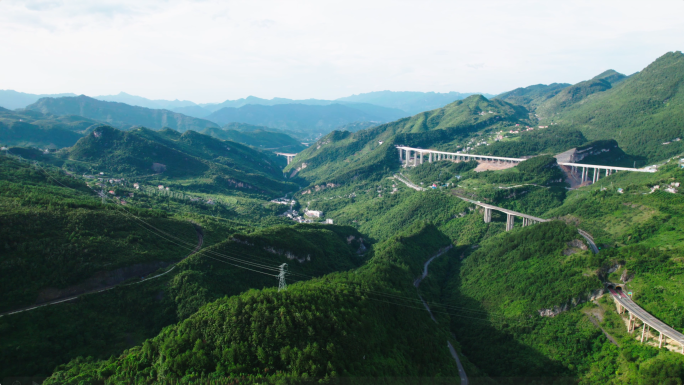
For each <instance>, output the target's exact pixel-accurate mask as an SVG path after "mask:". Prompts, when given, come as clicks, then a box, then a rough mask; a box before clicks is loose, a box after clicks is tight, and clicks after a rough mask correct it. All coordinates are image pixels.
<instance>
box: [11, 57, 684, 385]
mask: <svg viewBox="0 0 684 385" xmlns="http://www.w3.org/2000/svg"><path fill="white" fill-rule="evenodd" d="M683 71H684V55H683V54H682V53H681V52H669V53H666V54H665V55H663V56H661V57H660V58H657V59H656V60H655V61H654V62H653V63H651V64H650V65H648V66H647V67H646V68H644V69H643V71H640V72H638V73H636V74H634V75H631V76H625V75H622V74H620V73H618V72H616V71H613V70H609V71H605V72H602V73H601V74H599V75H597V76H596V77H594V78H592V79H589V80H586V81H582V82H579V83H577V84H574V85H573V84H567V83H553V84H550V85H533V86H529V87H521V88H517V89H515V90H512V91H510V92H505V93H502V94H500V95H497V96H493V95H480V94H468V95H466V94H461V93H447V94H434V93H432V94H430V93H389V94H388V93H384V92H378V93H371V94H361V95H354V96H353V97H348V98H340V99H338V100H323V99H320V100H319V99H306V100H295V99H284V98H282V100H281V99H279V98H273V99H260V98H254V97H250V98H245V99H240V100H228V101H226V102H223V103H215V104H204V105H200V104H195V103H192V102H183V101H174V103H172V102H171V101H164V100H161V99H160V100H149V99H145V100H141V99H136V98H135V97H133V96H132V95H128V94H123V95H121V94H120V95H110V96H108V97H106V98H107V99H109V100H100V99H98V98H89V97H86V96H72V95H67V96H49V97H46V98H39V99H38V100H36V101H35V102H34V103H33V104H28V105H26V107H25V108H18V109H15V110H9V109H1V110H0V145H1V146H2V152H0V176H1V177H0V187H1V188H0V207H2V210H1V213H0V272H2V276H3V277H5V278H4V279H3V280H2V281H1V282H0V290H1V291H0V292H2V293H3V296H2V297H1V298H0V362H2V365H0V379H5V378H7V379H14V378H22V379H31V380H32V381H33V380H34V379H35V381H37V382H41V383H44V384H114V383H140V384H142V383H184V384H199V383H212V384H237V383H240V384H299V383H302V384H303V383H339V384H347V383H349V384H377V383H383V384H419V383H420V384H452V383H461V384H518V383H535V384H596V383H601V384H661V383H662V384H665V383H667V384H669V383H672V384H674V383H681V381H684V354H683V353H682V351H683V350H682V349H684V345H682V341H680V340H679V339H678V338H679V336H680V335H681V333H682V332H684V313H682V308H683V307H684V284H683V282H684V258H683V257H682V255H683V254H682V253H684V234H683V233H682V226H683V225H684V186H682V185H681V184H682V183H684V161H682V157H683V156H684V149H683V148H681V147H680V146H681V144H680V143H681V141H680V140H678V139H679V138H680V137H682V136H683V135H684V131H683V130H684V126H682V124H681V122H682V120H681V119H680V116H679V115H680V112H681V108H680V107H681V106H680V104H681V103H680V101H681V100H682V97H683V96H682V92H684V91H682V88H681V87H679V85H681V83H682V82H684V77H683V76H682V74H684V72H683ZM3 97H4V96H3ZM102 98H104V97H102ZM122 98H126V99H122ZM447 99H448V100H449V101H446V100H447ZM21 100H24V99H21ZM21 100H17V101H16V103H19V102H20V101H21ZM122 100H127V101H129V102H130V103H134V102H135V103H139V104H145V105H146V106H140V105H133V104H125V103H124V102H122ZM293 101H294V102H302V103H292V102H293ZM304 102H306V103H304ZM333 102H335V103H333ZM190 103H192V104H190ZM373 103H377V104H373ZM195 107H197V108H195ZM191 108H194V109H195V110H194V111H195V112H194V113H195V114H196V115H197V114H198V112H199V113H200V114H203V113H202V111H201V110H199V108H201V109H204V110H206V111H205V112H208V113H207V114H206V115H203V116H202V117H199V116H197V117H192V116H191V115H189V114H190V112H188V115H186V114H184V113H182V112H175V111H172V110H170V109H174V110H176V109H178V110H179V111H180V110H181V109H186V110H188V111H190V109H191ZM416 109H417V110H416ZM209 110H211V111H209ZM366 123H369V124H366ZM370 123H372V124H370ZM665 143H667V144H665ZM618 287H619V288H620V289H619V291H617V290H618V289H617V288H618ZM628 297H629V298H628ZM616 304H617V305H616ZM636 319H638V321H635V320H636ZM638 326H640V327H641V328H642V329H641V333H639V330H637V327H638ZM649 328H651V329H653V331H651V332H650V333H649V332H648V330H649ZM655 330H658V331H661V332H663V335H665V338H664V341H661V340H660V335H659V334H657V333H656V331H655ZM642 336H643V337H642Z"/></svg>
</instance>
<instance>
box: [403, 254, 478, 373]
mask: <svg viewBox="0 0 684 385" xmlns="http://www.w3.org/2000/svg"><path fill="white" fill-rule="evenodd" d="M453 247H454V246H453V245H449V247H445V248H444V249H442V250H440V251H439V252H438V253H437V254H435V255H433V256H432V258H430V259H428V260H427V262H425V264H424V265H423V274H422V275H421V276H420V277H418V278H416V280H415V281H413V286H415V287H416V289H418V286H420V283H421V282H422V281H423V280H424V279H425V277H427V275H428V266H429V265H430V262H432V261H433V260H434V259H435V258H437V257H439V256H441V255H443V254H444V253H446V252H447V251H449V250H451V249H452V248H453ZM418 298H420V301H421V302H423V305H424V306H425V309H426V310H427V311H428V313H429V314H430V318H432V320H433V321H435V323H437V320H436V319H435V316H433V315H432V311H431V310H430V307H429V306H428V304H427V302H425V300H424V299H423V297H422V296H421V295H420V294H418ZM447 347H449V352H451V356H452V357H454V361H456V366H458V375H459V377H461V385H468V375H467V374H466V372H465V369H463V365H462V364H461V360H460V359H459V358H458V354H457V353H456V349H454V347H453V345H451V342H449V341H447Z"/></svg>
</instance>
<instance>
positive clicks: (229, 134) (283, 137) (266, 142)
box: [202, 123, 306, 153]
mask: <svg viewBox="0 0 684 385" xmlns="http://www.w3.org/2000/svg"><path fill="white" fill-rule="evenodd" d="M239 125H241V124H240V123H232V124H228V125H225V126H223V127H222V128H206V129H204V131H202V133H203V134H205V135H211V136H213V137H215V138H219V139H223V140H232V141H234V142H238V143H242V144H246V145H249V146H254V147H259V148H262V149H264V150H272V151H279V152H293V153H297V152H299V151H301V150H303V149H305V148H306V146H304V145H303V144H301V143H300V142H299V141H297V140H296V139H295V138H293V137H291V136H289V135H287V134H286V133H284V132H282V131H277V130H275V129H270V128H268V127H259V126H251V127H253V128H254V129H247V130H241V129H234V128H232V127H236V126H239ZM236 128H241V127H236Z"/></svg>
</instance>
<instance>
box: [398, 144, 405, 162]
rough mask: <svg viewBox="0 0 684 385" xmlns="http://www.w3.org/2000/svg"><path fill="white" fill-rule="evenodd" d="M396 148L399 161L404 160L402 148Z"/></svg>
mask: <svg viewBox="0 0 684 385" xmlns="http://www.w3.org/2000/svg"><path fill="white" fill-rule="evenodd" d="M398 150H399V163H401V162H402V161H403V160H404V150H402V149H401V148H399V149H398Z"/></svg>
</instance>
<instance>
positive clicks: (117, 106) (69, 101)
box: [26, 95, 217, 131]
mask: <svg viewBox="0 0 684 385" xmlns="http://www.w3.org/2000/svg"><path fill="white" fill-rule="evenodd" d="M26 110H33V111H39V112H42V113H44V114H51V115H58V116H64V115H80V116H83V117H85V118H88V119H93V120H96V121H99V122H102V123H105V124H108V125H110V126H114V127H117V128H121V129H129V128H133V127H141V126H142V127H149V128H151V129H162V128H171V129H174V130H178V131H187V130H195V131H202V130H203V129H205V128H208V127H217V125H216V124H215V123H213V122H210V121H208V120H204V119H198V118H193V117H190V116H185V115H183V114H179V113H176V112H171V111H169V110H153V109H149V108H145V107H138V106H130V105H128V104H124V103H115V102H105V101H102V100H97V99H93V98H89V97H87V96H85V95H81V96H73V97H61V98H42V99H40V100H38V101H37V102H35V103H33V104H31V105H29V106H26Z"/></svg>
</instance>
